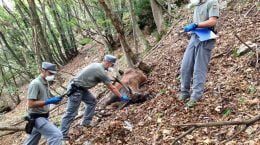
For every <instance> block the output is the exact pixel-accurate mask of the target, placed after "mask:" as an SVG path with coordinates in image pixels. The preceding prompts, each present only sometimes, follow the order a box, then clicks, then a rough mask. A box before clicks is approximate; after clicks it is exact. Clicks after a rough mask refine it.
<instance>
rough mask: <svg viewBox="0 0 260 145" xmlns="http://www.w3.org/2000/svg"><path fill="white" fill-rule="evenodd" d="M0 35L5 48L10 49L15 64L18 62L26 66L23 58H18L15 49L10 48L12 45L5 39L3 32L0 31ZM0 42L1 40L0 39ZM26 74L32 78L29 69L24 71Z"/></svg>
mask: <svg viewBox="0 0 260 145" xmlns="http://www.w3.org/2000/svg"><path fill="white" fill-rule="evenodd" d="M0 37H1V39H2V40H3V42H4V44H5V46H6V48H7V49H8V50H9V51H10V53H11V55H12V56H13V57H14V59H15V61H16V63H17V64H19V65H20V66H21V67H22V68H26V64H25V63H24V62H25V60H21V59H19V57H18V56H17V55H16V53H15V51H14V50H13V49H12V47H11V46H10V45H9V43H8V42H7V41H6V39H5V36H4V34H3V33H2V32H1V31H0ZM0 43H1V41H0ZM26 73H27V75H28V76H29V77H30V78H33V75H32V74H31V72H30V71H26Z"/></svg>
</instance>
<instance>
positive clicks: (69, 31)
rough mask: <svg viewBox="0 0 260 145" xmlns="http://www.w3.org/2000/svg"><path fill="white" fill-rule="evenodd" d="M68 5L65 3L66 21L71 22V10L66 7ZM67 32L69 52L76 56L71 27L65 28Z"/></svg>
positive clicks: (75, 45)
mask: <svg viewBox="0 0 260 145" xmlns="http://www.w3.org/2000/svg"><path fill="white" fill-rule="evenodd" d="M68 4H69V3H68V2H67V1H66V2H65V7H66V12H67V19H68V21H71V20H72V15H71V8H70V6H69V5H68ZM67 32H68V35H69V40H70V50H71V53H72V55H73V56H76V55H77V54H78V50H77V44H76V40H75V36H74V33H73V30H72V26H70V25H69V26H67Z"/></svg>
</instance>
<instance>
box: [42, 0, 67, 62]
mask: <svg viewBox="0 0 260 145" xmlns="http://www.w3.org/2000/svg"><path fill="white" fill-rule="evenodd" d="M38 1H39V3H40V5H42V2H41V0H38ZM42 9H43V7H42ZM42 14H43V16H44V19H45V21H46V24H47V26H48V29H49V31H50V33H51V36H52V38H53V40H54V43H55V46H56V49H55V48H53V49H54V51H55V50H57V51H58V55H57V57H59V60H60V62H61V64H62V65H64V64H65V63H66V57H65V56H64V54H63V52H62V48H61V45H60V43H59V40H58V38H57V37H56V35H55V32H54V31H53V28H52V26H51V23H50V21H49V19H48V17H47V15H46V12H45V10H42Z"/></svg>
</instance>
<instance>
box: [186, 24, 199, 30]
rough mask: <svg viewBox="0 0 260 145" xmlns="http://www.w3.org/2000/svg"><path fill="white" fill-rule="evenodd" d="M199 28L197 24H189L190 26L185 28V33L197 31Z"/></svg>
mask: <svg viewBox="0 0 260 145" xmlns="http://www.w3.org/2000/svg"><path fill="white" fill-rule="evenodd" d="M197 27H198V25H197V24H194V23H192V24H189V25H186V26H185V27H184V32H190V31H192V30H195V29H196V28H197Z"/></svg>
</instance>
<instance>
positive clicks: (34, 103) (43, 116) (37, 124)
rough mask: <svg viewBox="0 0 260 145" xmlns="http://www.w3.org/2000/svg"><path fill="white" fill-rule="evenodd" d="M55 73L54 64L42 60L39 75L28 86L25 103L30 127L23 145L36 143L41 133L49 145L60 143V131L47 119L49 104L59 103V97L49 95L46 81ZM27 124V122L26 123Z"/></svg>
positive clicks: (52, 78)
mask: <svg viewBox="0 0 260 145" xmlns="http://www.w3.org/2000/svg"><path fill="white" fill-rule="evenodd" d="M55 74H56V65H55V64H52V63H49V62H43V63H42V70H41V75H40V76H38V77H37V78H36V79H34V80H33V81H32V82H31V83H30V85H29V88H28V96H27V104H28V118H30V121H29V123H30V127H31V128H32V130H31V131H29V132H30V135H29V137H28V138H27V139H26V141H25V143H24V144H25V145H37V144H38V143H39V141H40V139H41V136H42V135H43V136H44V137H45V138H46V139H47V142H48V144H49V145H61V144H62V133H61V131H60V130H59V129H58V128H57V127H56V126H55V125H53V124H52V123H51V122H50V121H49V120H48V117H49V106H50V104H57V103H59V102H60V101H61V100H62V98H61V97H52V98H49V96H50V91H49V87H48V82H49V81H53V80H54V77H55ZM27 125H28V124H27Z"/></svg>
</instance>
